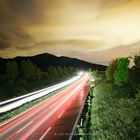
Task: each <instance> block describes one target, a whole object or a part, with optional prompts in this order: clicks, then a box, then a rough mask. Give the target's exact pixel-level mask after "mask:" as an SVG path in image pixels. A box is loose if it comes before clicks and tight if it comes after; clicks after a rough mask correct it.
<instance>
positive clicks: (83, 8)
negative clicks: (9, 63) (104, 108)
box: [0, 0, 140, 64]
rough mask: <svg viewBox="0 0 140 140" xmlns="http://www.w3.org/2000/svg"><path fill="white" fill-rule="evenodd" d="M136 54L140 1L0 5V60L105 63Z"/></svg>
mask: <svg viewBox="0 0 140 140" xmlns="http://www.w3.org/2000/svg"><path fill="white" fill-rule="evenodd" d="M139 51H140V0H0V57H4V58H11V57H15V56H30V55H36V54H41V53H51V54H55V55H57V56H62V55H63V56H69V57H75V58H80V59H82V60H86V61H89V62H94V63H101V64H107V63H108V62H109V61H110V60H111V59H113V58H116V57H121V56H129V55H134V54H135V53H137V52H139Z"/></svg>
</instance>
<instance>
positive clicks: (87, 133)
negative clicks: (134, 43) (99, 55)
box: [77, 53, 140, 140]
mask: <svg viewBox="0 0 140 140" xmlns="http://www.w3.org/2000/svg"><path fill="white" fill-rule="evenodd" d="M130 60H132V58H130V57H129V58H118V59H116V60H113V61H112V62H111V63H110V64H109V66H108V68H107V69H106V72H105V75H106V77H105V78H104V79H103V80H102V81H101V82H100V83H98V84H97V86H96V87H95V88H94V91H93V92H92V93H90V94H89V97H88V100H87V105H88V107H87V108H88V109H87V111H86V117H85V121H84V123H83V125H82V126H80V125H78V128H77V131H78V133H79V136H80V140H139V139H140V53H139V54H137V55H136V56H135V57H134V58H133V61H134V63H135V65H134V66H133V67H132V68H129V67H128V66H129V62H130ZM94 73H95V72H94ZM94 73H93V74H94Z"/></svg>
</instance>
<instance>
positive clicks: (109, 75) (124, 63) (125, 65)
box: [105, 53, 140, 91]
mask: <svg viewBox="0 0 140 140" xmlns="http://www.w3.org/2000/svg"><path fill="white" fill-rule="evenodd" d="M130 61H133V63H134V65H133V66H132V67H131V68H129V64H130ZM105 75H106V79H107V81H111V82H113V83H114V84H115V85H118V86H130V87H132V89H133V90H134V91H136V90H137V89H138V88H139V87H140V53H138V54H137V55H135V56H134V57H122V58H118V59H115V60H112V61H111V62H110V64H109V66H108V67H107V69H106V72H105Z"/></svg>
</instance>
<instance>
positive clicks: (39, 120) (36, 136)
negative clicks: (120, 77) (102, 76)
mask: <svg viewBox="0 0 140 140" xmlns="http://www.w3.org/2000/svg"><path fill="white" fill-rule="evenodd" d="M88 80H89V76H88V74H84V75H83V76H82V77H81V78H80V79H79V80H77V81H76V82H74V83H73V84H71V85H70V86H69V87H67V88H66V89H64V90H63V91H60V92H59V93H57V94H56V95H54V96H52V97H50V98H49V99H47V100H45V101H43V102H41V103H39V104H37V105H36V106H34V107H32V108H31V109H29V110H27V111H25V112H24V113H22V114H21V115H18V116H17V117H16V118H14V119H11V120H8V121H7V122H6V123H4V124H1V125H0V140H68V139H69V138H70V134H72V130H73V128H74V126H75V122H76V121H77V118H78V116H79V113H80V111H81V109H82V107H83V104H84V101H85V98H86V96H87V93H88V90H89V85H88Z"/></svg>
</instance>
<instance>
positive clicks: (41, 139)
mask: <svg viewBox="0 0 140 140" xmlns="http://www.w3.org/2000/svg"><path fill="white" fill-rule="evenodd" d="M51 129H52V127H49V128H48V130H47V131H46V132H45V133H44V134H43V135H42V137H41V138H40V139H39V140H43V139H44V137H45V136H46V135H47V134H48V132H49V131H50V130H51Z"/></svg>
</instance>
